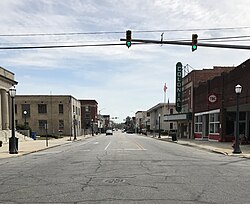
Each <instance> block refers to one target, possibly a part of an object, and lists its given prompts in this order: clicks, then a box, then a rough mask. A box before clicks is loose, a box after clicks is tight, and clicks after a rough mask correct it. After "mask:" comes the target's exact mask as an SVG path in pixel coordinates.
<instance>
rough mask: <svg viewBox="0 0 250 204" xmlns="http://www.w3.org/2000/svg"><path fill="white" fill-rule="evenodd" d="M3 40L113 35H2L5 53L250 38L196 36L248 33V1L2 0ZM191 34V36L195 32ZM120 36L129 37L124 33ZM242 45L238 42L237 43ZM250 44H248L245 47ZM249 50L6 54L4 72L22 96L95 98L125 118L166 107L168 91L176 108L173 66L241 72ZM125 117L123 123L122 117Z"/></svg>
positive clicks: (150, 48)
mask: <svg viewBox="0 0 250 204" xmlns="http://www.w3.org/2000/svg"><path fill="white" fill-rule="evenodd" d="M0 6H1V16H0V25H1V32H0V34H2V35H3V34H24V33H30V34H32V33H49V34H52V33H69V32H71V33H72V32H82V33H84V32H98V31H111V32H118V33H105V34H88V35H86V34H84V35H64V36H59V35H48V36H46V35H44V36H32V37H31V36H26V37H10V36H7V37H4V36H0V40H1V41H0V42H1V44H0V46H17V45H30V46H35V45H67V44H88V43H89V44H90V43H91V44H93V43H114V42H115V43H120V38H124V37H125V31H126V30H127V29H131V30H132V38H139V39H154V40H160V37H161V32H160V31H159V32H136V31H143V30H144V31H152V30H162V29H164V30H175V29H176V30H181V29H190V31H178V32H173V31H166V32H165V33H164V40H175V39H189V40H190V39H191V35H192V33H194V32H197V33H198V35H199V38H198V39H199V40H200V39H202V38H211V37H223V36H240V35H248V33H249V29H228V30H225V29H224V30H198V31H197V30H195V29H196V28H221V27H239V26H247V25H248V24H249V20H250V13H249V11H248V10H249V9H248V8H249V7H250V1H245V0H238V1H235V0H221V1H218V0H216V1H215V0H210V1H201V0H187V1H183V0H136V1H135V0H103V1H99V0H84V1H81V0H67V1H66V0H61V1H50V0H36V1H33V0H19V1H16V0H1V1H0ZM192 29H193V30H192ZM120 31H122V32H123V33H120ZM239 43H240V42H239ZM244 43H246V42H244ZM248 58H249V54H248V52H247V51H243V50H232V49H215V48H204V47H198V50H197V51H195V52H191V47H189V46H174V45H163V46H160V45H132V47H131V48H129V49H127V47H126V46H125V45H123V46H113V47H85V48H64V49H43V50H37V49H34V50H5V51H3V50H1V52H0V59H1V65H0V66H3V67H5V68H7V69H10V70H11V71H12V72H14V73H15V74H16V79H17V80H18V82H19V83H18V92H19V93H20V94H36V93H38V94H48V93H50V91H52V92H53V94H70V95H73V96H75V97H77V98H93V99H96V100H97V101H98V103H99V106H100V107H104V108H105V111H106V113H110V114H113V116H117V115H115V114H118V113H119V114H120V117H125V116H126V115H128V114H130V115H133V113H132V112H131V111H134V112H136V111H137V109H140V110H143V109H149V108H150V106H153V105H155V104H156V103H159V102H162V101H163V85H164V83H165V82H166V83H167V86H168V91H167V94H168V97H169V98H170V102H174V95H175V88H174V87H175V65H176V63H177V62H179V61H180V62H182V64H183V65H186V64H189V65H190V66H192V67H193V68H195V69H201V68H204V67H206V68H212V67H213V66H216V65H221V66H226V65H229V66H231V65H238V64H240V63H241V62H243V61H245V60H246V59H248ZM124 115H125V116H124Z"/></svg>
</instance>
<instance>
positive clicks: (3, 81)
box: [0, 67, 17, 142]
mask: <svg viewBox="0 0 250 204" xmlns="http://www.w3.org/2000/svg"><path fill="white" fill-rule="evenodd" d="M14 76H15V75H14V74H13V73H12V72H10V71H8V70H6V69H4V68H3V67H0V140H1V141H6V142H7V139H8V138H7V137H8V136H9V135H8V136H7V137H6V134H9V131H8V130H9V129H10V127H11V117H10V116H11V98H10V96H9V89H10V88H11V87H12V86H14V85H17V82H16V81H15V80H14ZM5 131H6V132H5Z"/></svg>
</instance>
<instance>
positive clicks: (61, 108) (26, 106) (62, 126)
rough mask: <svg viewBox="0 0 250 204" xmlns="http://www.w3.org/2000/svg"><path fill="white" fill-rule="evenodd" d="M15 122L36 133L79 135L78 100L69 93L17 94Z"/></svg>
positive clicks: (79, 107) (79, 106) (79, 113)
mask: <svg viewBox="0 0 250 204" xmlns="http://www.w3.org/2000/svg"><path fill="white" fill-rule="evenodd" d="M15 103H16V105H15V112H16V124H17V125H18V124H24V125H27V126H29V127H30V128H31V129H32V131H33V132H36V134H37V135H46V134H48V135H63V136H79V135H81V134H82V133H81V111H80V109H81V105H80V101H78V100H77V99H75V98H74V97H73V96H70V95H17V96H16V100H15Z"/></svg>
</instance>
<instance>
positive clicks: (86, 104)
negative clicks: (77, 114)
mask: <svg viewBox="0 0 250 204" xmlns="http://www.w3.org/2000/svg"><path fill="white" fill-rule="evenodd" d="M80 103H81V127H82V129H83V131H84V134H91V133H93V132H98V116H97V110H98V103H97V101H96V100H80Z"/></svg>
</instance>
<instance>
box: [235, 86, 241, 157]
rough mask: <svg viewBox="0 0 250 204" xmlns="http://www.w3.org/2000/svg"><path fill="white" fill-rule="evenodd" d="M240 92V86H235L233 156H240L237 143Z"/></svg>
mask: <svg viewBox="0 0 250 204" xmlns="http://www.w3.org/2000/svg"><path fill="white" fill-rule="evenodd" d="M241 91H242V86H241V85H239V84H238V85H236V86H235V93H236V136H235V144H234V151H233V153H235V154H240V153H241V150H240V142H239V96H240V94H241Z"/></svg>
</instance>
